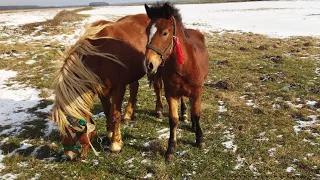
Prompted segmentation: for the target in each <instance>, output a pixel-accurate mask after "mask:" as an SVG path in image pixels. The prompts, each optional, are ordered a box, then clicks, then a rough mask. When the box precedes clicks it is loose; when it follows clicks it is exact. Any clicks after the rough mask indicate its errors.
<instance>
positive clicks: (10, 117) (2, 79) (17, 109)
mask: <svg viewBox="0 0 320 180" xmlns="http://www.w3.org/2000/svg"><path fill="white" fill-rule="evenodd" d="M17 74H18V73H17V72H16V71H11V70H3V69H2V70H0V123H1V125H3V126H7V125H9V126H11V128H9V129H6V130H3V131H2V132H1V133H0V134H11V133H15V134H18V132H19V130H20V129H21V128H20V126H21V124H22V122H24V121H30V120H33V119H35V118H36V117H35V115H32V114H29V113H28V109H29V108H32V107H34V106H36V105H37V104H38V103H39V101H40V100H41V99H40V98H39V94H40V93H39V92H38V90H37V89H34V88H29V87H24V86H22V85H19V84H13V85H11V86H7V83H16V82H11V81H10V80H9V79H10V78H14V77H16V76H17Z"/></svg>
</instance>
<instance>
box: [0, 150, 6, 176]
mask: <svg viewBox="0 0 320 180" xmlns="http://www.w3.org/2000/svg"><path fill="white" fill-rule="evenodd" d="M4 157H5V155H2V150H0V172H1V171H2V170H3V169H4V168H5V166H4V164H2V161H3V159H4Z"/></svg>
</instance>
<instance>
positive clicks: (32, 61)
mask: <svg viewBox="0 0 320 180" xmlns="http://www.w3.org/2000/svg"><path fill="white" fill-rule="evenodd" d="M36 62H37V61H36V60H33V59H31V60H28V61H27V62H26V64H29V65H32V64H34V63H36Z"/></svg>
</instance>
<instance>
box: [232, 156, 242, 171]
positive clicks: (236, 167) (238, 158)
mask: <svg viewBox="0 0 320 180" xmlns="http://www.w3.org/2000/svg"><path fill="white" fill-rule="evenodd" d="M244 160H245V158H241V156H240V155H238V156H237V164H236V165H235V166H234V169H235V170H238V169H240V168H241V167H243V166H244Z"/></svg>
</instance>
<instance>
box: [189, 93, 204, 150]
mask: <svg viewBox="0 0 320 180" xmlns="http://www.w3.org/2000/svg"><path fill="white" fill-rule="evenodd" d="M200 92H201V90H200ZM200 92H199V93H198V94H197V95H196V96H194V97H191V98H190V106H191V121H192V128H194V129H195V133H196V145H197V146H198V147H200V148H202V149H203V148H205V146H206V144H205V142H204V138H203V133H202V129H201V127H200V96H201V93H200Z"/></svg>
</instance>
